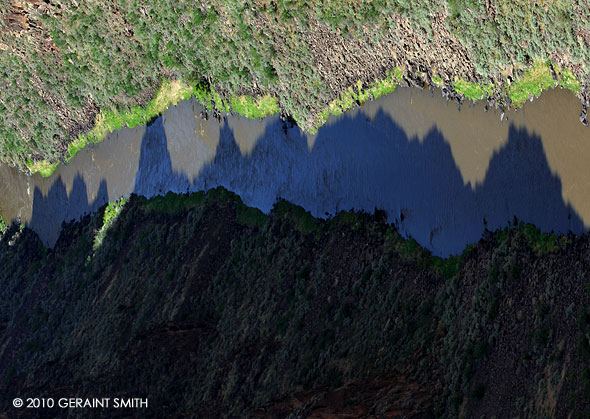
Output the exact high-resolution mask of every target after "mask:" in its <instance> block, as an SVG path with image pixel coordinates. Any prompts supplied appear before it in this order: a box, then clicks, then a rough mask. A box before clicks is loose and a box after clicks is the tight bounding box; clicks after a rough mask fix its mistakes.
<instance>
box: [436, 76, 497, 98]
mask: <svg viewBox="0 0 590 419" xmlns="http://www.w3.org/2000/svg"><path fill="white" fill-rule="evenodd" d="M433 81H434V78H433ZM453 88H454V89H455V91H456V92H457V93H459V94H462V95H463V96H465V97H466V98H467V99H471V100H473V101H476V100H482V99H485V98H486V97H487V96H491V95H492V94H493V92H494V85H492V84H482V83H472V82H469V81H466V80H463V79H462V78H459V79H458V80H457V81H455V82H454V83H453Z"/></svg>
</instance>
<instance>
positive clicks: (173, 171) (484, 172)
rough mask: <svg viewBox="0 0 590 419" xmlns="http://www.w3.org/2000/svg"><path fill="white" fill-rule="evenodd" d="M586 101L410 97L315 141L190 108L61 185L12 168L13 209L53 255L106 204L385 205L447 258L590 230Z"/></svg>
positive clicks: (323, 211)
mask: <svg viewBox="0 0 590 419" xmlns="http://www.w3.org/2000/svg"><path fill="white" fill-rule="evenodd" d="M579 106H580V104H579V100H578V99H577V98H576V97H575V96H574V95H573V94H571V93H570V92H568V91H564V90H560V89H554V90H550V91H547V92H545V93H543V95H542V96H541V97H540V98H537V99H535V100H534V101H533V102H530V103H527V104H526V105H525V106H524V108H523V109H520V110H518V111H509V112H507V113H506V114H504V115H502V114H501V112H500V111H497V110H489V111H486V110H485V107H484V104H483V103H477V104H471V103H465V104H463V105H461V106H459V105H457V104H456V103H452V102H447V101H446V100H444V99H443V98H442V97H441V95H440V92H439V91H437V90H435V91H430V90H419V89H416V88H398V89H397V90H396V92H394V93H393V94H391V95H388V96H386V97H383V98H381V99H379V100H377V101H372V102H368V103H366V104H365V105H364V106H362V107H360V108H357V109H354V110H351V111H349V112H346V113H345V114H343V115H341V116H334V117H331V118H330V119H329V121H328V122H327V123H326V125H325V126H323V127H322V128H321V129H320V130H319V131H318V133H317V134H316V135H308V134H305V133H303V132H302V131H301V130H300V129H299V128H298V127H297V126H292V125H291V124H289V123H286V122H284V121H282V120H281V119H280V118H279V117H278V116H272V117H268V118H265V119H261V120H248V119H246V118H243V117H240V116H232V115H225V116H224V118H223V119H222V120H221V121H217V120H216V119H214V118H209V119H205V118H203V117H202V111H203V108H202V107H201V106H200V105H199V104H198V103H197V102H196V101H194V100H192V101H185V102H181V103H179V104H178V106H173V107H171V108H170V109H169V110H168V111H167V112H166V113H165V114H164V115H163V116H162V117H160V118H158V119H157V120H156V121H155V122H154V123H153V124H152V125H150V126H149V127H137V128H132V129H129V128H124V129H122V130H120V131H118V132H115V133H112V134H110V135H109V136H108V137H107V138H106V139H105V140H104V141H103V142H101V143H100V144H98V145H95V146H92V147H89V148H87V149H84V150H82V151H81V152H80V153H79V154H78V155H77V156H76V157H75V158H74V159H73V160H72V161H71V162H70V163H68V164H64V165H61V166H60V167H59V168H58V169H57V170H56V172H55V173H54V174H53V175H52V176H51V177H50V178H46V179H44V178H42V177H41V176H39V175H34V176H26V175H24V174H22V173H18V172H17V171H16V170H15V169H12V168H9V167H6V166H0V208H1V209H2V214H3V215H4V217H5V219H6V220H20V221H22V222H24V223H25V224H26V225H28V226H30V227H32V228H33V229H34V230H35V231H37V232H38V234H39V236H40V237H41V239H42V240H43V242H44V243H45V244H46V245H49V246H51V245H53V243H55V240H56V239H57V237H58V235H59V231H60V226H61V223H62V222H63V221H69V220H71V219H77V218H79V217H80V216H82V215H83V214H84V213H88V212H93V211H96V210H97V209H98V208H99V207H100V206H101V205H103V204H104V203H105V202H107V201H112V200H115V199H117V198H119V197H121V196H128V195H129V194H130V193H137V194H141V195H145V196H148V197H150V196H154V195H156V194H165V193H166V192H168V191H173V192H189V191H197V190H203V189H209V188H213V187H216V186H219V185H222V186H225V187H226V188H227V189H229V190H231V191H234V192H236V193H237V194H239V195H240V196H241V197H242V199H243V201H244V203H246V204H247V205H251V206H255V207H258V208H260V209H261V210H263V211H265V212H268V211H270V209H271V208H272V205H273V203H274V202H276V200H277V198H278V197H282V198H285V199H287V200H289V201H291V202H293V203H295V204H298V205H301V206H303V207H304V208H305V209H307V210H309V211H310V212H311V213H312V214H313V215H314V216H320V217H326V216H330V215H334V214H336V213H338V212H339V211H342V210H349V209H356V210H364V211H368V212H373V211H374V209H375V208H378V209H383V210H385V211H386V213H387V215H388V219H389V221H390V222H392V223H395V224H396V226H397V227H398V229H399V230H400V231H401V232H402V233H403V234H405V235H406V236H411V237H414V238H415V239H416V240H417V241H418V242H419V243H421V244H422V245H424V246H425V247H427V248H429V249H431V250H432V252H433V253H434V254H436V255H441V256H446V255H450V254H454V253H459V252H461V251H462V250H463V248H464V247H465V246H466V245H467V244H469V243H474V242H476V241H478V240H479V239H480V237H481V236H482V233H483V232H484V230H485V229H486V228H487V229H490V230H494V229H496V228H503V227H504V226H506V225H508V224H512V223H514V221H525V222H531V223H534V224H535V225H537V226H538V227H539V228H541V230H543V231H547V232H550V231H555V232H561V233H567V232H568V231H572V232H574V233H581V232H584V231H586V230H587V229H588V227H589V226H590V179H589V176H590V167H589V165H588V162H589V161H590V129H589V128H586V127H584V126H583V125H582V124H580V122H579V121H578V114H579Z"/></svg>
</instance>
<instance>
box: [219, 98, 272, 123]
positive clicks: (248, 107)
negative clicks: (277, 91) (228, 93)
mask: <svg viewBox="0 0 590 419" xmlns="http://www.w3.org/2000/svg"><path fill="white" fill-rule="evenodd" d="M230 103H231V107H232V110H233V111H234V112H236V113H239V114H240V115H244V116H245V117H246V118H252V119H255V118H264V117H265V116H269V115H273V114H275V113H278V112H279V105H278V104H277V98H276V97H272V96H270V95H265V96H262V97H261V98H259V99H255V98H253V97H251V96H234V97H232V98H231V99H230Z"/></svg>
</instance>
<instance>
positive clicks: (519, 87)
mask: <svg viewBox="0 0 590 419" xmlns="http://www.w3.org/2000/svg"><path fill="white" fill-rule="evenodd" d="M551 87H553V77H552V76H551V70H550V68H549V61H537V62H535V64H534V65H533V67H531V68H530V69H529V70H528V71H527V72H526V73H525V74H524V75H523V76H522V77H521V78H520V79H518V80H517V81H516V82H514V83H513V84H512V85H511V86H510V87H508V97H509V98H510V100H511V101H512V104H513V105H514V106H516V107H520V106H522V105H523V104H524V103H525V102H526V101H527V100H529V97H530V95H532V96H534V97H537V96H539V95H540V94H541V92H542V91H543V90H546V89H549V88H551Z"/></svg>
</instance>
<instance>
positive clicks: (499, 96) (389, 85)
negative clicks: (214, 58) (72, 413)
mask: <svg viewBox="0 0 590 419" xmlns="http://www.w3.org/2000/svg"><path fill="white" fill-rule="evenodd" d="M455 79H456V81H455V82H453V83H451V84H450V85H448V86H447V85H445V84H444V83H443V82H442V78H441V77H440V76H439V75H438V74H433V75H431V74H429V73H428V72H427V73H422V74H419V75H416V74H408V73H405V72H404V70H403V69H402V68H399V67H396V68H394V70H393V71H388V72H387V73H386V75H385V77H384V78H382V79H378V80H376V81H374V82H373V83H371V84H370V85H369V86H363V83H362V82H361V81H360V80H358V81H357V83H356V85H355V86H349V87H348V89H346V90H345V91H343V92H340V94H339V95H338V98H337V99H335V100H333V101H332V102H330V103H329V104H328V106H326V107H325V108H324V109H322V110H321V111H320V112H319V113H318V114H317V115H315V117H314V119H313V123H312V124H311V126H309V127H308V131H309V132H310V133H312V134H315V133H317V131H318V129H319V128H321V127H322V126H323V125H324V124H325V123H326V122H327V120H328V118H329V117H330V116H338V115H342V114H343V113H344V112H346V111H348V110H351V109H354V108H356V107H358V106H362V105H363V104H365V102H367V101H368V100H376V99H379V98H380V97H382V96H384V95H387V94H391V93H393V92H394V91H395V90H396V88H397V87H398V86H400V85H402V86H410V87H416V88H420V89H424V88H430V89H439V90H440V91H441V93H442V94H443V97H445V98H446V99H447V100H450V101H455V102H457V103H459V104H460V103H462V102H463V101H464V100H471V101H473V102H477V101H480V100H483V101H486V102H487V104H488V106H490V107H494V108H496V109H500V110H501V111H502V113H504V112H505V111H509V110H514V109H519V108H521V107H522V106H523V105H524V103H525V102H526V101H529V100H530V101H532V100H533V99H534V98H535V97H538V96H540V95H541V94H542V92H543V91H544V90H547V89H550V88H563V89H567V90H570V91H571V92H572V93H574V94H576V95H577V96H578V97H580V96H581V93H582V90H581V85H580V82H579V81H578V80H576V79H575V77H574V76H573V75H572V74H571V72H570V71H556V70H555V67H554V66H553V64H551V63H550V62H541V61H539V62H536V63H535V65H534V66H533V67H532V68H531V69H530V70H529V71H527V72H526V73H525V74H524V75H523V77H522V78H521V79H519V80H517V81H516V82H515V83H513V84H512V85H510V87H508V88H505V87H501V86H494V85H485V86H482V85H481V84H479V83H476V82H467V81H465V80H463V79H461V78H457V77H455ZM191 98H196V99H197V100H198V101H199V103H201V104H202V105H203V106H204V107H205V108H206V109H207V111H209V112H210V113H211V115H213V116H214V117H216V118H218V119H220V118H221V117H222V114H223V113H225V114H236V115H242V116H245V117H247V118H250V119H256V118H264V117H267V116H270V115H273V114H277V113H282V114H283V117H289V115H285V114H284V111H281V109H280V108H279V105H278V103H277V99H276V98H275V97H272V96H270V95H266V96H263V97H261V98H253V97H251V96H247V95H242V96H232V97H229V98H223V97H222V96H221V95H220V94H219V93H218V92H216V91H215V90H214V89H213V88H209V89H207V88H204V87H203V86H202V85H195V86H192V87H191V86H189V85H187V84H186V83H183V82H181V81H178V80H176V81H168V80H165V81H164V82H163V84H162V85H161V86H160V88H159V89H158V91H157V93H156V96H155V98H154V99H153V100H152V101H150V102H149V103H148V105H147V106H146V107H145V108H142V107H139V106H136V107H134V108H132V109H131V110H130V111H128V112H101V113H100V114H99V115H97V117H96V123H95V125H94V127H93V128H92V130H90V131H89V132H88V133H86V134H81V135H79V136H78V137H77V138H76V139H75V140H73V141H72V142H71V143H69V144H68V147H67V155H66V157H65V159H64V162H65V163H67V162H69V161H70V160H71V159H72V158H74V156H75V155H76V154H77V153H78V152H79V151H80V150H82V149H83V148H84V147H86V146H87V145H90V144H97V143H99V142H101V141H102V140H104V139H105V138H106V136H107V135H108V134H110V133H112V132H115V131H117V130H120V129H122V128H123V127H128V128H134V127H136V126H139V125H146V124H148V123H150V121H153V120H154V119H155V118H157V117H158V116H161V115H162V114H163V113H164V112H165V111H166V110H167V109H168V107H170V106H172V105H177V104H178V103H179V102H180V101H181V100H189V99H191ZM586 111H587V108H585V107H584V106H582V116H581V117H580V121H581V122H582V123H584V124H585V125H587V121H586V120H585V119H584V118H585V115H586ZM203 117H205V118H208V117H209V115H203ZM59 164H60V162H50V161H47V160H40V161H36V162H33V161H32V160H28V161H27V168H28V170H29V173H31V174H34V173H37V172H38V173H39V174H40V175H41V176H43V177H49V176H51V175H52V174H53V173H54V172H55V170H56V169H57V167H58V166H59Z"/></svg>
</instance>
